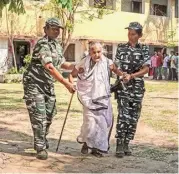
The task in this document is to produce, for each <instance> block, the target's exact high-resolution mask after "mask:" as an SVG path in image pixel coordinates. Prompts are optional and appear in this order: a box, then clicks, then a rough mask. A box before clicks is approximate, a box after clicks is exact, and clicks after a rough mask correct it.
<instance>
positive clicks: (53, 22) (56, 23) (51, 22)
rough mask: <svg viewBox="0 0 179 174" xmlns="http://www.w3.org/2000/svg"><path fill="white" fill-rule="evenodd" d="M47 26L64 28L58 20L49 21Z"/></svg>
mask: <svg viewBox="0 0 179 174" xmlns="http://www.w3.org/2000/svg"><path fill="white" fill-rule="evenodd" d="M45 25H53V26H57V27H59V28H64V27H63V26H62V24H61V23H60V21H59V20H58V19H57V18H49V19H47V21H46V22H45Z"/></svg>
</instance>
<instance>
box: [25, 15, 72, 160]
mask: <svg viewBox="0 0 179 174" xmlns="http://www.w3.org/2000/svg"><path fill="white" fill-rule="evenodd" d="M60 28H63V27H62V26H61V24H60V22H59V21H58V19H56V18H50V19H48V20H47V21H46V25H45V27H44V32H45V36H44V37H43V38H41V39H40V40H38V42H37V44H36V45H35V48H34V50H33V54H32V60H31V63H30V65H29V67H28V68H27V71H26V72H25V73H24V75H23V85H24V99H25V103H26V106H27V109H28V112H29V116H30V121H31V124H32V129H33V134H34V149H35V150H36V151H37V158H38V159H43V160H45V159H47V158H48V154H47V151H46V149H48V147H49V145H48V141H47V139H46V135H47V134H48V131H49V127H50V125H51V123H52V118H53V117H54V115H55V114H56V113H57V111H56V106H55V103H56V97H55V93H54V79H56V80H57V81H59V82H61V83H62V84H63V85H65V87H66V88H67V89H68V90H69V92H71V93H73V92H74V91H75V89H74V87H73V84H71V83H70V82H68V81H67V80H65V79H63V77H62V75H61V74H60V73H59V71H58V70H57V69H58V68H59V66H61V67H62V68H64V69H68V70H72V69H73V68H74V65H72V64H70V63H68V62H65V58H64V57H63V54H62V47H61V45H60V44H59V43H58V41H57V40H56V38H57V37H58V35H59V33H60Z"/></svg>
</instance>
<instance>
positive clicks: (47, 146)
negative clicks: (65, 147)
mask: <svg viewBox="0 0 179 174" xmlns="http://www.w3.org/2000/svg"><path fill="white" fill-rule="evenodd" d="M45 143H46V149H49V143H48V140H47V139H46V138H45Z"/></svg>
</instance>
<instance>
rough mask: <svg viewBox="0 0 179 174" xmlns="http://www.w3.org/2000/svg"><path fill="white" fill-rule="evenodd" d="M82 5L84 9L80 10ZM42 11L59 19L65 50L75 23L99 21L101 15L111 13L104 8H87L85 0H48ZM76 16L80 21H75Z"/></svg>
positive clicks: (87, 4)
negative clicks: (62, 27) (62, 28)
mask: <svg viewBox="0 0 179 174" xmlns="http://www.w3.org/2000/svg"><path fill="white" fill-rule="evenodd" d="M82 3H84V4H85V5H86V7H83V8H81V5H82ZM42 10H43V11H51V12H52V14H53V15H54V16H55V17H57V18H59V19H60V21H61V23H62V25H63V26H64V30H63V32H62V41H61V42H62V46H63V49H64V51H65V50H66V48H67V46H68V43H69V41H70V39H71V36H72V33H73V30H74V26H75V23H77V22H83V21H84V20H90V21H91V20H93V19H94V18H99V19H101V18H102V16H103V15H106V14H109V13H111V10H108V9H105V8H102V7H100V8H93V7H89V2H88V1H86V0H50V2H49V3H47V4H45V5H44V6H43V7H42ZM76 14H79V16H81V18H80V20H79V18H78V20H77V19H75V16H76Z"/></svg>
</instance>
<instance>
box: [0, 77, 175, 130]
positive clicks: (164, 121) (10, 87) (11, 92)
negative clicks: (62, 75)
mask: <svg viewBox="0 0 179 174" xmlns="http://www.w3.org/2000/svg"><path fill="white" fill-rule="evenodd" d="M111 83H114V79H112V80H111ZM177 89H178V85H177V83H173V82H157V83H155V82H154V83H151V81H149V82H148V81H147V82H146V93H147V94H148V95H147V96H150V93H152V94H153V93H160V94H161V93H164V94H166V93H169V94H170V93H171V92H176V91H177ZM55 91H56V97H57V109H58V112H59V113H60V112H63V113H66V110H67V108H68V104H69V100H70V97H71V94H70V93H69V92H68V91H67V89H65V88H64V87H63V86H62V85H61V84H59V83H56V84H55ZM176 97H177V92H176ZM148 99H150V102H148V105H149V107H150V108H151V109H148V108H145V107H143V109H142V116H141V119H142V120H143V121H144V122H145V123H146V124H148V125H149V126H152V127H153V128H154V129H155V130H157V131H158V130H162V131H165V132H170V133H177V132H178V130H177V123H176V122H175V119H173V116H174V117H175V118H176V115H177V114H178V111H177V110H178V109H177V108H176V110H172V109H165V107H158V106H156V105H155V104H153V100H155V99H153V98H150V97H149V98H147V99H145V100H146V101H147V100H148ZM175 101H176V102H177V100H175ZM167 102H168V104H170V102H171V100H167ZM143 104H144V105H145V103H143ZM161 104H162V99H161ZM112 105H113V113H114V116H115V118H116V117H117V102H116V100H114V96H113V95H112ZM152 108H153V109H152ZM17 109H26V106H25V104H24V101H23V86H22V84H1V85H0V111H2V110H12V112H13V110H17ZM144 109H146V110H147V111H146V110H144ZM155 110H157V111H158V115H157V116H156V115H155V114H154V111H155ZM70 113H71V116H72V117H80V116H81V115H82V106H81V104H80V103H79V101H78V99H77V96H76V95H74V97H73V101H72V104H71V110H70ZM63 115H64V114H63Z"/></svg>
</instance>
